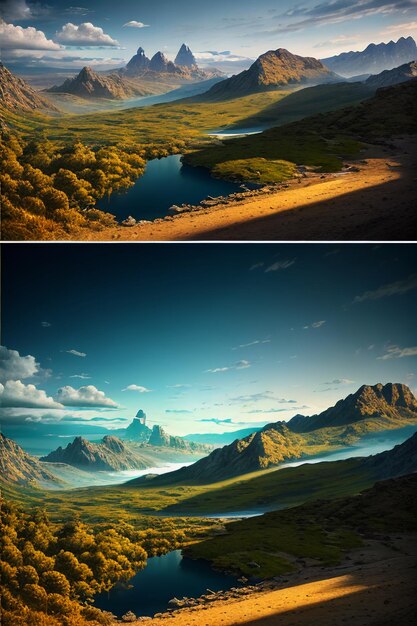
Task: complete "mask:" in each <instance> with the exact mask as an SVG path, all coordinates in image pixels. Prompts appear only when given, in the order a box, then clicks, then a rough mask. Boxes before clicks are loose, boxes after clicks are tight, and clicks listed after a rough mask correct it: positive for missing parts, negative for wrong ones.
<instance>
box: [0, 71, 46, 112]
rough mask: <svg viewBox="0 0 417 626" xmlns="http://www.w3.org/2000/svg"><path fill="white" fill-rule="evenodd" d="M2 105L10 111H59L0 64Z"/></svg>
mask: <svg viewBox="0 0 417 626" xmlns="http://www.w3.org/2000/svg"><path fill="white" fill-rule="evenodd" d="M0 105H1V106H4V107H5V108H6V109H8V110H9V111H37V110H40V111H44V112H45V111H48V110H49V111H58V109H57V108H56V107H55V106H54V105H53V104H52V102H50V101H49V100H48V99H47V98H45V97H44V96H43V95H42V94H40V93H38V92H37V91H35V90H34V89H32V87H31V86H30V85H28V84H27V83H26V82H25V81H24V80H22V79H21V78H18V77H17V76H15V75H14V74H12V72H10V71H9V70H8V69H7V67H5V66H4V65H3V63H0Z"/></svg>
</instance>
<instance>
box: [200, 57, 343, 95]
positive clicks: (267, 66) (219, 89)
mask: <svg viewBox="0 0 417 626" xmlns="http://www.w3.org/2000/svg"><path fill="white" fill-rule="evenodd" d="M338 78H339V77H338V76H336V74H334V73H333V72H332V71H330V70H329V69H328V68H327V67H325V66H324V65H323V63H321V62H320V61H318V60H317V59H314V58H313V57H301V56H298V55H296V54H292V53H291V52H288V50H285V49H284V48H278V50H269V51H268V52H265V54H262V55H261V56H260V57H258V59H257V60H256V61H255V62H254V63H253V64H252V65H251V66H250V68H249V69H247V70H244V71H243V72H240V74H236V75H235V76H232V77H231V78H226V79H225V80H223V81H222V82H220V83H217V85H214V87H212V88H211V89H210V90H209V91H208V92H207V93H206V94H203V95H202V96H201V99H202V100H203V99H207V100H223V99H228V98H237V97H239V96H245V95H247V94H250V93H256V92H259V91H271V90H274V89H277V88H278V87H285V86H288V85H297V84H298V85H299V84H307V83H325V82H332V81H335V80H338Z"/></svg>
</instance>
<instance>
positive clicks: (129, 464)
mask: <svg viewBox="0 0 417 626" xmlns="http://www.w3.org/2000/svg"><path fill="white" fill-rule="evenodd" d="M41 461H47V462H48V463H66V464H67V465H73V466H74V467H78V468H80V469H84V470H90V471H100V470H101V471H123V470H129V469H145V468H146V467H147V466H148V464H147V462H146V461H145V460H144V459H143V458H142V457H141V456H140V455H139V454H138V453H137V452H136V451H133V450H131V449H130V448H129V446H128V444H126V443H124V442H123V441H121V439H118V438H117V437H113V436H111V435H106V436H105V437H103V439H102V440H101V442H100V443H92V442H91V441H88V440H87V439H84V437H75V439H74V441H73V442H72V443H69V444H68V445H67V447H66V448H62V447H61V446H60V447H59V448H57V449H56V450H54V451H53V452H51V453H50V454H48V455H47V456H44V457H42V458H41Z"/></svg>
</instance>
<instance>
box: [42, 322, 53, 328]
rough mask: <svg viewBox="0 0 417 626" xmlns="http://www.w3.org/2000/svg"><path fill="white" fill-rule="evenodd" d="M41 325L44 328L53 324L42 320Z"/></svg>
mask: <svg viewBox="0 0 417 626" xmlns="http://www.w3.org/2000/svg"><path fill="white" fill-rule="evenodd" d="M41 326H42V328H49V327H50V326H52V324H51V323H50V322H41Z"/></svg>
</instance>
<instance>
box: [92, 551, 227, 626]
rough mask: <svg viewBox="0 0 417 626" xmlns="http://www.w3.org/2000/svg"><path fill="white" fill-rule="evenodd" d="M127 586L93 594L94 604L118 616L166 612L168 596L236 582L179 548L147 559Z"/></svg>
mask: <svg viewBox="0 0 417 626" xmlns="http://www.w3.org/2000/svg"><path fill="white" fill-rule="evenodd" d="M129 584H130V585H132V587H131V588H130V589H128V588H126V587H124V586H122V585H116V586H115V587H113V589H111V590H110V591H109V592H108V593H101V594H99V595H97V596H96V597H95V602H94V605H95V606H96V607H98V608H99V609H102V610H104V611H111V612H112V613H113V614H114V615H116V616H117V617H121V616H122V615H124V614H125V613H127V612H128V611H133V613H135V614H136V615H137V616H138V617H142V616H153V615H154V614H155V613H159V612H161V611H165V610H166V609H167V608H168V602H169V600H171V598H173V597H176V598H183V597H184V596H187V597H189V598H197V597H199V596H201V595H202V594H204V593H206V590H207V589H210V590H211V591H221V590H227V589H230V587H235V586H236V585H238V583H237V581H236V578H235V577H234V576H228V575H227V574H223V573H222V572H216V571H215V570H213V569H212V568H211V567H210V565H209V564H208V563H206V562H205V561H201V560H198V561H194V560H192V559H187V558H184V557H182V555H181V550H174V551H173V552H169V553H168V554H165V555H164V556H154V557H152V558H150V559H148V564H147V566H146V567H145V569H144V570H142V571H140V572H139V573H138V574H136V576H134V577H133V578H132V579H131V580H130V581H129Z"/></svg>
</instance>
